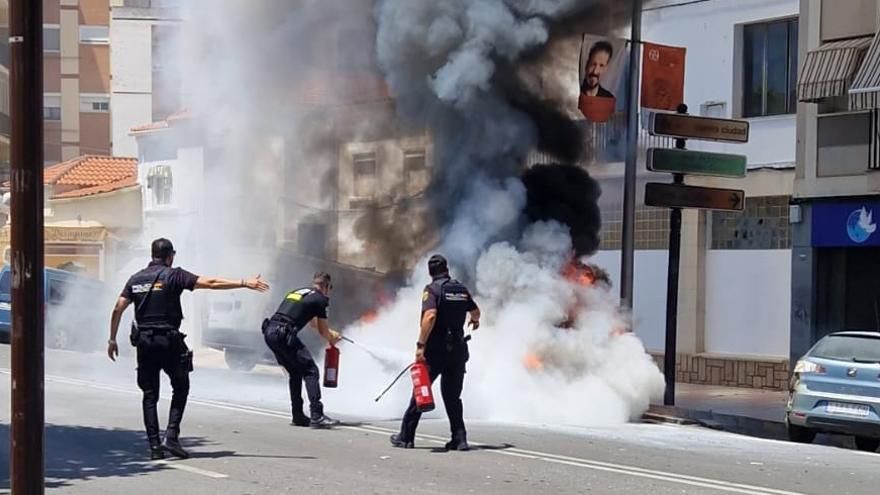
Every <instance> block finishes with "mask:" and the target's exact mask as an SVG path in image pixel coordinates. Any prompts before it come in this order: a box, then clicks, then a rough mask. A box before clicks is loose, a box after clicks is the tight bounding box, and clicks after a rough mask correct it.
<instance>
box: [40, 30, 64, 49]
mask: <svg viewBox="0 0 880 495" xmlns="http://www.w3.org/2000/svg"><path fill="white" fill-rule="evenodd" d="M43 51H44V52H60V51H61V27H60V26H54V25H52V26H49V25H43Z"/></svg>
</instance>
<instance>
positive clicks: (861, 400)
mask: <svg viewBox="0 0 880 495" xmlns="http://www.w3.org/2000/svg"><path fill="white" fill-rule="evenodd" d="M785 424H786V427H787V429H788V436H789V439H791V440H792V441H795V442H802V443H810V442H812V441H813V439H814V438H815V437H816V433H819V432H824V433H839V434H844V435H853V436H854V437H855V443H856V447H857V448H858V449H859V450H865V451H870V452H874V451H876V450H877V448H878V447H880V332H864V331H850V332H836V333H832V334H829V335H827V336H825V337H823V338H822V339H821V340H819V342H817V343H816V345H815V346H813V348H812V349H810V350H809V352H807V353H806V354H805V355H804V357H803V358H801V359H800V360H799V361H798V362H797V364H796V365H795V369H794V375H793V376H792V380H791V388H790V394H789V398H788V405H787V407H786V411H785Z"/></svg>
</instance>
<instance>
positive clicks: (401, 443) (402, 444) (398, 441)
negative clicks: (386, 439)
mask: <svg viewBox="0 0 880 495" xmlns="http://www.w3.org/2000/svg"><path fill="white" fill-rule="evenodd" d="M391 446H392V447H397V448H399V449H411V448H413V447H415V443H414V442H412V441H409V442H407V441H405V440H403V438H402V437H401V435H400V434H399V433H395V434H394V435H391Z"/></svg>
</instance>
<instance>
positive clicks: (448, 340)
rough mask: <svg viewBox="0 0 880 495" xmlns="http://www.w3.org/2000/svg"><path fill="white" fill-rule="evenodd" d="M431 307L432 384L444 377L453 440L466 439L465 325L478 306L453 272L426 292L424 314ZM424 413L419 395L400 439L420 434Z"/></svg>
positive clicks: (410, 439)
mask: <svg viewBox="0 0 880 495" xmlns="http://www.w3.org/2000/svg"><path fill="white" fill-rule="evenodd" d="M430 309H436V310H437V318H436V320H435V321H434V328H433V329H432V330H431V334H430V336H429V337H428V341H427V342H426V343H425V361H426V364H427V365H428V371H429V374H430V377H431V383H433V382H434V380H436V379H437V377H438V376H440V377H441V379H440V393H441V395H442V396H443V403H444V405H445V406H446V415H447V416H448V417H449V429H450V431H451V433H452V439H453V442H457V441H464V440H465V438H466V435H467V432H466V431H465V427H464V417H463V411H462V404H461V390H462V387H463V385H464V375H465V363H467V360H468V357H469V355H468V347H467V342H466V341H465V339H464V324H465V319H466V318H467V313H468V312H469V311H473V310H475V309H477V304H476V303H475V302H474V300H473V298H472V297H471V295H470V292H469V291H468V289H467V287H465V286H464V285H463V284H462V283H461V282H459V281H457V280H454V279H450V278H449V275H442V276H438V277H435V278H434V281H433V282H431V283H430V284H428V285H427V286H426V287H425V290H424V292H423V293H422V314H423V315H424V313H425V311H428V310H430ZM421 417H422V413H421V412H419V410H418V408H417V407H416V401H415V398H413V399H411V400H410V403H409V407H408V408H407V410H406V413H404V415H403V421H402V422H401V426H400V435H399V436H398V438H399V440H400V441H402V442H404V443H412V442H413V439H414V438H415V435H416V428H417V427H418V425H419V419H421Z"/></svg>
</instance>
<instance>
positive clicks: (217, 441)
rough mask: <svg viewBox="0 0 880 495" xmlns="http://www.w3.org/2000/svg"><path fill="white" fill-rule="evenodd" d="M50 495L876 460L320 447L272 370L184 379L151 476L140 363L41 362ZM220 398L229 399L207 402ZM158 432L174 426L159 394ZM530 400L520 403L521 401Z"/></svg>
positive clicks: (538, 488) (671, 484)
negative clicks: (169, 433) (182, 411)
mask: <svg viewBox="0 0 880 495" xmlns="http://www.w3.org/2000/svg"><path fill="white" fill-rule="evenodd" d="M46 363H47V364H46V368H47V370H46V373H47V381H46V401H47V406H46V422H47V426H46V457H47V459H46V480H47V487H48V490H47V492H48V493H70V494H80V493H83V494H85V493H88V494H103V493H107V494H111V493H112V494H119V493H125V494H126V495H136V494H141V493H144V494H154V493H187V494H211V495H216V494H218V493H224V494H225V493H230V494H263V493H266V494H276V493H343V494H349V493H356V494H369V493H376V494H386V493H456V494H460V493H481V494H493V493H498V494H520V493H522V494H533V493H554V494H562V493H592V494H602V495H604V494H682V493H684V494H704V493H705V494H722V493H739V494H763V495H768V494H770V495H792V494H826V493H835V494H840V495H843V494H872V493H876V492H877V486H876V481H875V480H877V479H880V478H878V474H877V473H878V468H880V454H866V453H861V452H856V451H850V450H844V449H838V448H834V447H827V446H817V445H795V444H790V443H786V442H774V441H768V440H760V439H754V438H748V437H741V436H737V435H731V434H727V433H721V432H716V431H712V430H706V429H702V428H699V427H689V426H672V425H650V424H629V425H621V426H615V427H602V428H580V427H579V428H575V427H562V426H553V425H512V424H497V423H495V424H493V423H488V422H477V421H471V422H469V430H470V439H471V441H472V444H474V446H475V447H476V448H475V450H474V451H471V452H444V451H443V450H442V449H440V448H439V447H440V446H442V444H443V443H445V440H446V432H447V425H446V423H445V420H444V419H442V418H441V419H429V420H426V421H424V422H423V424H422V426H421V428H420V433H421V435H420V436H419V437H418V439H417V448H416V449H413V450H399V449H393V448H391V447H390V446H389V444H388V436H389V434H390V433H391V432H392V431H394V429H395V428H396V426H397V423H396V421H394V420H393V419H388V418H386V419H382V418H372V419H369V420H363V418H360V422H355V421H357V420H359V418H353V417H348V418H343V419H346V420H350V421H351V423H350V424H349V425H348V426H343V427H339V428H336V429H334V430H329V431H315V430H310V429H307V428H306V429H304V428H295V427H290V426H288V424H287V422H288V416H289V415H288V411H287V407H286V397H285V394H286V387H285V380H284V377H283V376H281V375H280V374H279V373H278V370H275V369H263V370H261V371H258V372H256V373H250V374H247V375H245V374H241V373H235V372H230V371H227V370H224V369H220V368H217V369H210V368H207V369H206V368H199V369H197V372H196V373H195V374H193V386H192V390H193V393H192V396H191V401H190V405H189V407H188V409H187V415H186V418H185V420H184V425H183V440H184V443H185V444H187V445H188V446H189V448H190V449H191V451H192V452H193V454H194V455H193V458H191V459H188V460H186V461H159V462H152V461H149V460H148V458H147V455H146V443H145V441H144V435H143V432H142V424H141V418H140V398H139V391H138V390H137V388H136V386H135V384H134V372H133V363H131V362H130V361H128V360H123V362H121V363H117V364H116V365H112V364H110V363H109V362H107V360H106V358H105V357H102V356H100V355H84V354H76V353H69V352H60V351H48V352H47V354H46ZM218 382H219V383H222V384H224V387H221V388H224V389H225V390H227V391H229V390H241V391H242V392H241V393H233V394H228V393H227V394H221V393H219V392H214V391H216V390H218V388H217V387H216V386H211V387H208V386H207V384H208V383H211V384H213V385H216V383H218ZM9 387H10V383H9V348H8V346H5V345H4V346H0V398H2V399H0V400H2V403H3V404H4V406H3V407H2V408H0V493H4V492H7V491H8V488H9V473H8V461H9V454H8V444H9V417H10V416H9V391H10V390H9ZM163 394H164V397H163V402H162V403H161V404H160V417H164V415H165V413H167V397H168V395H169V394H168V393H167V392H166V391H165V390H163ZM524 400H527V399H524Z"/></svg>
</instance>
